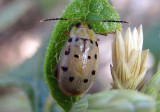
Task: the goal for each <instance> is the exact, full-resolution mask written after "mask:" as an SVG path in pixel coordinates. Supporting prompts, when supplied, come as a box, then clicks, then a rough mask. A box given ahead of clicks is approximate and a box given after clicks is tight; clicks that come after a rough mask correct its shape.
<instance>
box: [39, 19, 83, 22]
mask: <svg viewBox="0 0 160 112" xmlns="http://www.w3.org/2000/svg"><path fill="white" fill-rule="evenodd" d="M55 20H68V21H80V22H81V20H79V19H66V18H49V19H42V20H40V22H41V23H42V22H45V21H55Z"/></svg>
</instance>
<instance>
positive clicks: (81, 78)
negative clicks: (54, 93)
mask: <svg viewBox="0 0 160 112" xmlns="http://www.w3.org/2000/svg"><path fill="white" fill-rule="evenodd" d="M97 41H98V39H97V38H96V37H95V33H94V32H93V31H92V30H91V29H90V26H89V25H88V24H86V23H82V22H81V23H77V24H76V26H75V27H73V28H72V30H71V32H70V38H68V40H67V42H66V43H65V45H64V47H63V49H62V51H61V54H60V58H59V63H58V67H57V70H56V75H57V78H58V82H59V86H60V89H61V90H62V91H63V92H64V93H65V94H66V95H68V96H79V95H81V94H83V93H85V92H86V91H87V90H88V89H89V88H90V87H91V85H92V83H93V81H94V79H95V77H96V74H97V70H98V59H99V58H98V57H99V49H98V43H97Z"/></svg>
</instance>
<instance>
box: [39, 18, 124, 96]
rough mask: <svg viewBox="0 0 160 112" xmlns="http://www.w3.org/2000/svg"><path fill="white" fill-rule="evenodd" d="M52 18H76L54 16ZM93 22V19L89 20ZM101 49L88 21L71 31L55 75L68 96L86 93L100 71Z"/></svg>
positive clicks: (78, 24) (77, 25)
mask: <svg viewBox="0 0 160 112" xmlns="http://www.w3.org/2000/svg"><path fill="white" fill-rule="evenodd" d="M50 20H71V21H80V20H76V19H74V20H73V19H65V18H53V19H45V20H42V21H41V22H43V21H50ZM89 22H93V21H88V23H89ZM94 22H121V23H127V22H125V21H113V20H104V21H94ZM98 60H99V49H98V39H97V38H96V36H95V33H94V32H93V31H92V30H91V26H90V25H89V24H87V22H81V21H80V22H78V23H77V24H76V25H75V26H74V27H73V28H72V29H71V31H70V34H69V38H68V40H67V41H66V43H65V45H64V47H63V48H62V50H61V53H60V57H59V62H58V64H57V67H56V70H55V76H56V78H57V80H58V83H59V87H60V89H61V90H62V92H63V93H65V94H66V95H68V96H79V95H81V94H83V93H85V92H86V91H87V90H88V89H89V88H90V87H91V85H92V83H93V81H94V80H95V77H96V74H97V72H98Z"/></svg>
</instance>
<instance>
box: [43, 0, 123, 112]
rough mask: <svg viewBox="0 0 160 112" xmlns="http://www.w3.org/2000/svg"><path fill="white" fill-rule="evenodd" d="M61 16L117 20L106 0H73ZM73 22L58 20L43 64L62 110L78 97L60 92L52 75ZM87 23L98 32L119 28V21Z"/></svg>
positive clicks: (108, 31) (93, 19)
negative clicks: (66, 33)
mask: <svg viewBox="0 0 160 112" xmlns="http://www.w3.org/2000/svg"><path fill="white" fill-rule="evenodd" d="M61 17H62V18H67V19H80V20H81V21H83V22H85V21H89V20H92V21H102V20H119V17H118V14H117V12H116V11H115V10H114V9H113V8H112V6H111V5H110V4H109V3H108V2H106V0H74V1H73V2H71V3H70V4H69V5H68V7H67V8H66V10H65V11H64V13H63V15H62V16H61ZM75 23H77V21H58V23H57V24H56V26H55V28H54V31H53V34H52V36H51V40H50V43H49V45H48V49H47V53H46V57H45V64H44V76H45V81H46V82H47V84H48V87H49V89H50V91H51V94H52V96H53V97H54V99H55V100H56V102H57V103H58V104H59V105H60V106H61V107H62V108H63V110H64V111H69V110H70V108H71V106H72V105H73V103H74V102H75V101H77V99H78V97H69V96H66V95H65V94H63V93H62V92H61V90H60V89H59V86H58V82H57V79H56V78H55V76H54V71H55V67H56V64H57V62H58V57H59V54H60V51H61V49H62V47H63V45H64V43H65V41H66V39H67V38H68V37H67V36H66V35H65V34H64V32H70V30H71V28H72V27H73V24H75ZM89 24H90V25H91V26H92V29H93V31H94V32H96V33H98V34H107V33H113V32H115V31H116V30H117V29H121V24H120V23H107V22H105V23H104V22H103V23H102V22H92V23H89Z"/></svg>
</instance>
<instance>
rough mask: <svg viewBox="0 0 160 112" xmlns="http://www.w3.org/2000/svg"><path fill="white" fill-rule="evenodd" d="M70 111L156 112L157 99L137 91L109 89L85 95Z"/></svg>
mask: <svg viewBox="0 0 160 112" xmlns="http://www.w3.org/2000/svg"><path fill="white" fill-rule="evenodd" d="M70 112H155V101H154V98H152V97H150V96H147V95H145V94H142V93H140V92H137V91H131V90H112V91H108V90H107V91H103V92H99V93H96V94H92V95H86V96H84V97H83V98H82V99H81V100H79V101H78V102H76V103H75V104H74V105H73V107H72V109H71V111H70Z"/></svg>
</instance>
